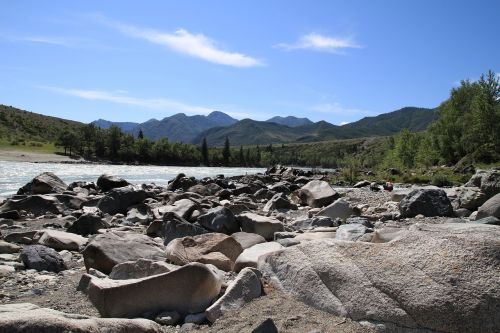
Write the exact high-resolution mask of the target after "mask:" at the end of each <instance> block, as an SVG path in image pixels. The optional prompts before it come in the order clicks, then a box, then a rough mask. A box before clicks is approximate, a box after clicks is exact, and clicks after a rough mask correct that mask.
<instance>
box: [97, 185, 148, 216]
mask: <svg viewBox="0 0 500 333" xmlns="http://www.w3.org/2000/svg"><path fill="white" fill-rule="evenodd" d="M144 199H146V191H144V190H138V189H136V188H135V187H133V186H131V185H128V186H124V187H118V188H114V189H112V190H110V191H109V192H108V193H107V194H106V195H105V196H104V197H102V198H101V199H100V200H99V202H98V203H97V208H99V209H100V210H101V211H102V212H104V213H108V214H110V215H114V214H116V213H121V214H126V213H127V208H128V207H130V206H133V205H137V204H140V203H141V202H143V201H144Z"/></svg>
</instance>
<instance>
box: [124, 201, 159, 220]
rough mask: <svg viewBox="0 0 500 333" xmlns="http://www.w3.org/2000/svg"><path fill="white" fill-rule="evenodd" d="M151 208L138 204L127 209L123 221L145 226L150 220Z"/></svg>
mask: <svg viewBox="0 0 500 333" xmlns="http://www.w3.org/2000/svg"><path fill="white" fill-rule="evenodd" d="M152 214H153V213H152V212H151V208H149V206H148V205H146V204H139V205H136V206H134V207H133V208H131V209H129V211H128V212H127V216H126V217H125V221H127V222H130V223H140V224H143V225H147V224H148V223H149V222H150V221H151V218H152Z"/></svg>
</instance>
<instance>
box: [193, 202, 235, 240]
mask: <svg viewBox="0 0 500 333" xmlns="http://www.w3.org/2000/svg"><path fill="white" fill-rule="evenodd" d="M198 223H199V224H201V225H202V226H203V227H205V228H206V229H208V230H210V231H213V232H220V233H223V234H232V233H234V232H238V231H240V225H239V224H238V221H236V218H235V217H234V214H233V212H232V211H231V210H230V209H229V208H226V207H222V206H219V207H215V208H212V209H210V210H208V211H207V212H206V213H205V214H203V215H201V216H199V217H198Z"/></svg>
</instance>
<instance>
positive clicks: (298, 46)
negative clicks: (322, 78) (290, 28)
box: [276, 32, 361, 53]
mask: <svg viewBox="0 0 500 333" xmlns="http://www.w3.org/2000/svg"><path fill="white" fill-rule="evenodd" d="M276 47H278V48H281V49H284V50H314V51H323V52H330V53H342V51H344V50H345V49H349V48H361V46H360V45H358V44H357V43H355V42H354V41H353V40H352V38H348V37H330V36H325V35H321V34H318V33H315V32H312V33H309V34H307V35H303V36H301V37H300V38H299V40H298V41H297V42H295V43H292V44H289V43H280V44H277V45H276Z"/></svg>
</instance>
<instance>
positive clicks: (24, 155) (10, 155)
mask: <svg viewBox="0 0 500 333" xmlns="http://www.w3.org/2000/svg"><path fill="white" fill-rule="evenodd" d="M0 161H9V162H32V163H89V161H86V160H85V159H83V158H80V157H78V158H75V157H69V156H65V155H58V154H52V153H34V152H28V151H21V150H0Z"/></svg>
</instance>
